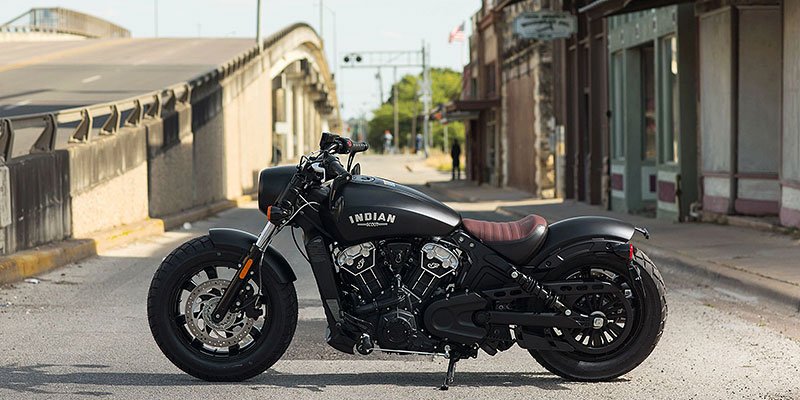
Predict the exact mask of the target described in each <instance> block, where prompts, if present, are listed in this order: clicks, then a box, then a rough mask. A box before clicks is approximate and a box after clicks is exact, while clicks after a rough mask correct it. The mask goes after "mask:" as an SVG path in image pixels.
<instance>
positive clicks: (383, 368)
mask: <svg viewBox="0 0 800 400" xmlns="http://www.w3.org/2000/svg"><path fill="white" fill-rule="evenodd" d="M362 165H363V167H364V168H363V171H364V172H365V173H369V172H372V173H376V174H380V175H386V176H388V177H390V178H392V179H395V180H398V181H404V182H409V183H411V184H419V183H421V182H424V181H426V180H430V179H432V178H433V179H435V178H440V179H441V178H442V175H440V174H438V173H435V172H432V171H429V170H424V169H423V168H420V167H419V166H418V165H417V164H414V163H408V162H407V160H405V159H401V158H399V157H393V158H389V159H384V158H376V157H366V158H365V159H364V162H362ZM406 167H408V168H406ZM453 205H454V206H455V207H457V208H463V209H467V210H468V211H465V213H466V214H467V215H469V216H470V217H482V218H491V219H504V218H505V217H504V216H502V215H498V214H494V213H492V212H491V209H492V208H490V207H486V208H482V205H481V204H453ZM263 221H264V218H263V216H261V215H260V214H259V212H258V210H256V209H255V205H254V204H251V205H249V206H248V207H244V208H240V209H234V210H229V211H226V212H224V213H222V214H220V215H218V216H217V217H214V218H211V219H209V220H206V221H202V222H198V223H195V224H193V225H192V226H191V227H190V228H189V229H181V230H176V231H172V232H168V233H166V234H165V235H163V236H160V237H155V238H152V239H150V240H147V241H142V242H139V243H135V244H132V245H129V246H127V247H124V248H119V249H115V250H113V251H110V252H108V253H106V254H103V255H102V256H98V257H94V258H92V259H89V260H86V261H85V262H82V263H80V264H78V265H72V266H68V267H65V268H62V269H60V270H57V271H54V272H52V273H49V274H46V275H44V276H42V277H40V279H41V282H40V283H38V284H32V283H18V284H14V285H11V286H7V287H3V288H0V399H22V398H24V399H29V398H35V399H36V398H42V399H45V398H48V399H49V398H89V397H109V398H112V397H113V398H122V399H128V398H130V399H138V398H185V399H192V398H197V399H207V398H284V399H298V398H376V397H378V396H380V397H381V398H385V399H394V398H437V399H439V398H441V399H463V398H492V399H516V398H520V399H522V398H525V399H531V398H539V397H541V398H553V399H568V398H570V399H571V398H575V399H578V398H580V399H585V398H634V399H640V398H653V399H675V398H682V399H683V398H697V399H709V398H718V399H731V398H770V399H795V398H800V378H798V377H800V343H799V342H798V338H800V334H797V332H796V330H794V329H795V328H796V321H797V318H798V316H797V314H793V315H787V313H785V312H778V311H773V310H771V309H770V307H769V306H768V305H767V304H766V303H763V302H761V301H760V300H759V299H757V298H741V296H738V295H737V294H736V293H735V292H733V291H731V290H729V289H724V288H715V287H714V286H713V285H711V284H710V283H709V282H703V281H700V280H698V279H697V278H695V277H693V276H689V275H682V274H681V273H677V272H674V269H673V268H672V267H671V266H670V265H661V266H660V267H661V269H662V271H663V272H664V275H665V278H666V281H667V285H668V290H669V292H668V297H667V299H668V302H669V312H670V314H669V318H668V320H667V327H666V330H665V332H664V336H663V338H662V340H661V342H660V344H659V345H658V347H657V348H656V349H655V351H654V353H653V354H652V356H651V357H650V358H649V359H648V360H647V361H645V362H644V363H643V364H642V365H641V366H640V367H639V368H637V369H635V370H634V371H632V372H631V373H629V374H627V375H625V376H624V377H622V378H620V379H618V380H616V381H614V382H607V383H592V384H590V383H575V382H568V381H565V380H563V379H560V378H558V377H555V376H553V375H551V374H549V373H547V371H545V370H544V369H543V368H541V367H540V366H538V365H537V364H536V363H535V362H534V360H533V359H532V358H531V357H530V356H529V355H528V353H527V352H526V351H523V350H521V349H519V348H513V349H511V350H510V351H508V352H505V353H502V354H500V355H498V356H496V357H489V356H488V355H486V354H484V353H481V354H480V355H479V358H478V359H477V360H475V359H473V360H465V361H461V362H460V363H459V364H458V372H457V374H456V386H454V387H453V388H451V390H450V391H449V392H439V391H437V390H436V387H437V386H438V385H440V384H441V381H442V379H443V377H444V372H445V369H446V361H445V360H442V359H436V360H431V359H430V358H425V357H403V356H388V355H381V356H369V357H359V356H350V355H346V354H341V353H337V352H336V351H335V350H333V349H331V348H329V347H327V345H325V344H324V342H323V334H324V328H325V321H324V319H323V314H322V308H321V304H320V301H319V298H318V294H317V291H316V287H315V285H314V279H313V277H312V275H311V271H310V267H309V266H308V265H307V263H306V262H305V260H303V259H302V258H301V257H300V256H299V255H298V253H297V252H296V250H295V249H294V245H293V244H292V241H291V238H290V237H289V236H288V235H287V233H288V232H284V233H283V234H282V235H281V236H280V237H279V238H278V239H277V240H276V242H275V245H276V247H277V248H278V249H279V250H280V251H282V252H283V253H284V254H286V255H287V258H288V259H289V261H290V263H291V264H292V265H293V268H294V269H295V272H296V274H297V275H298V278H299V280H298V281H297V282H296V287H297V293H298V296H299V305H300V321H299V323H298V327H297V333H296V336H295V338H294V340H293V342H292V344H291V346H290V348H289V350H288V351H287V353H286V355H285V356H284V358H283V359H282V360H281V361H279V362H278V363H277V364H276V365H275V366H274V367H273V368H272V369H270V370H269V371H268V372H266V373H264V374H263V375H261V376H259V377H256V378H254V379H252V380H250V381H247V382H243V383H239V384H210V383H206V382H202V381H198V380H196V379H194V378H192V377H190V376H188V375H185V374H183V373H182V372H181V371H180V370H178V369H177V368H175V367H174V366H172V364H170V363H169V361H168V360H167V359H166V358H165V357H164V356H163V355H162V354H161V353H160V352H159V350H158V348H157V347H156V345H155V343H154V341H153V339H152V338H151V336H150V331H149V328H148V325H147V317H146V313H145V298H146V292H147V288H148V285H149V283H150V279H151V277H152V274H153V272H154V271H155V269H156V267H157V265H158V263H159V262H160V260H161V258H162V257H164V256H165V255H166V254H167V253H168V252H169V251H170V250H171V249H172V248H174V247H176V246H178V245H179V244H180V243H182V242H184V241H186V240H188V239H189V238H191V237H193V236H197V235H202V234H203V233H204V232H205V231H206V230H207V229H208V228H210V227H219V226H226V227H236V228H241V229H246V230H249V231H252V232H255V231H257V230H258V229H259V228H260V227H261V224H262V223H263ZM793 327H794V328H793Z"/></svg>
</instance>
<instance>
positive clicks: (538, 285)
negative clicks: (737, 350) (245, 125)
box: [147, 133, 667, 389]
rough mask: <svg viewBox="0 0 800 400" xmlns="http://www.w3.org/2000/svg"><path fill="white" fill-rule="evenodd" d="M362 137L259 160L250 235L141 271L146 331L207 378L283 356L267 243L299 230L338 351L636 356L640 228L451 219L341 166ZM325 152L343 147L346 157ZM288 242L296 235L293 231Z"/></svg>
mask: <svg viewBox="0 0 800 400" xmlns="http://www.w3.org/2000/svg"><path fill="white" fill-rule="evenodd" d="M367 147H368V146H367V144H366V143H354V142H353V141H351V140H350V139H347V138H343V137H339V136H337V135H333V134H330V133H323V134H322V140H321V141H320V151H319V152H316V153H314V154H311V155H309V156H304V157H303V158H302V159H301V160H300V163H299V165H297V166H280V167H272V168H267V169H265V170H263V171H261V175H260V177H259V188H258V206H259V209H260V210H261V211H262V212H263V213H265V214H266V217H267V223H266V226H264V229H263V230H262V231H261V233H260V234H259V235H258V236H253V235H251V234H249V233H246V232H242V231H239V230H234V229H211V230H210V231H209V233H208V235H206V236H201V237H198V238H195V239H192V240H190V241H188V242H186V243H184V244H183V245H181V246H180V247H179V248H177V249H175V250H174V251H173V252H172V253H171V254H169V255H168V256H167V257H166V258H165V259H164V261H163V262H162V263H161V266H160V267H159V268H158V271H157V272H156V274H155V276H154V277H153V281H152V284H151V286H150V292H149V295H148V301H147V311H148V317H149V322H150V329H151V331H152V333H153V337H154V338H155V340H156V343H157V344H158V346H159V347H160V348H161V350H162V351H163V352H164V354H165V355H166V356H167V357H168V358H169V359H170V361H172V362H173V363H174V364H175V365H176V366H178V367H179V368H180V369H182V370H183V371H185V372H187V373H188V374H191V375H193V376H195V377H198V378H200V379H204V380H208V381H241V380H244V379H248V378H251V377H253V376H256V375H258V374H260V373H261V372H263V371H265V370H266V369H267V368H269V367H270V366H272V365H273V364H274V363H275V362H276V361H278V359H280V357H281V356H282V355H283V353H284V351H285V350H286V348H287V347H288V346H289V343H290V342H291V340H292V336H293V335H294V332H295V326H296V324H297V312H298V310H297V295H296V293H295V288H294V283H293V282H294V281H295V280H296V276H295V274H294V272H293V270H292V267H291V266H290V265H289V263H288V262H287V261H286V259H285V258H284V257H283V256H282V255H281V254H280V253H279V252H278V251H277V250H276V249H275V248H274V247H272V246H270V242H271V240H272V239H273V238H274V237H275V235H276V234H278V232H280V231H281V229H283V228H285V227H287V226H289V227H291V228H292V234H293V237H294V233H295V231H294V228H300V230H302V234H303V235H302V238H303V244H304V246H303V247H304V248H305V250H304V251H302V250H300V246H299V245H298V251H300V252H301V254H302V255H303V256H304V257H305V258H307V259H308V262H309V263H310V265H311V269H312V270H313V273H314V278H315V279H316V283H317V286H318V288H319V293H320V297H321V299H322V306H323V308H324V310H325V317H326V318H327V322H328V329H327V334H326V339H325V340H326V341H327V343H328V344H329V345H331V346H333V347H334V348H336V349H337V350H340V351H343V352H345V353H350V354H353V353H354V352H358V353H361V354H370V353H371V352H373V351H376V350H377V351H382V352H388V353H395V354H425V355H439V356H443V357H446V358H448V359H449V367H448V370H447V375H446V377H445V381H444V385H443V386H442V389H447V387H448V385H450V384H451V383H452V382H453V376H454V373H455V364H456V362H457V361H459V360H461V359H466V358H472V357H477V354H478V350H479V349H480V350H483V351H484V352H486V353H487V354H490V355H495V354H497V352H498V351H504V350H508V349H510V348H511V347H512V346H513V345H514V344H517V345H518V346H519V347H521V348H523V349H527V350H528V351H529V352H530V354H531V356H533V358H534V359H535V360H536V361H537V362H539V363H540V364H541V365H542V366H544V367H545V368H546V369H547V370H549V371H551V372H553V373H554V374H557V375H560V376H562V377H564V378H567V379H574V380H581V381H600V380H608V379H612V378H615V377H618V376H620V375H622V374H625V373H627V372H628V371H630V370H632V369H633V368H635V367H636V366H637V365H639V364H640V363H641V362H642V361H644V360H645V358H647V356H648V355H650V353H651V352H652V351H653V348H654V347H655V346H656V343H657V342H658V340H659V338H660V336H661V332H662V330H663V328H664V321H665V320H666V317H667V306H666V302H665V298H664V293H665V289H664V282H663V280H662V278H661V275H660V274H659V272H658V270H657V269H656V267H655V265H653V263H652V262H651V261H650V259H649V258H648V257H647V255H645V254H644V253H643V252H642V251H641V250H638V249H636V248H634V246H633V245H632V244H631V243H630V240H631V238H632V237H633V235H634V234H635V233H636V232H637V231H638V232H640V233H642V234H643V235H644V236H645V237H648V236H649V235H648V233H647V231H646V230H644V229H641V228H636V227H634V226H631V225H629V224H627V223H625V222H622V221H618V220H615V219H610V218H602V217H577V218H571V219H567V220H563V221H559V222H556V223H554V224H552V225H549V226H548V224H547V222H546V221H545V220H544V219H543V218H541V217H539V216H537V215H530V216H527V217H525V218H523V219H521V220H519V221H514V222H505V223H498V222H487V221H478V220H472V219H466V218H461V216H460V215H459V214H458V213H456V212H455V211H453V210H452V209H450V208H449V207H447V206H446V205H444V204H442V203H440V202H438V201H436V200H434V199H432V198H430V197H428V196H426V195H425V194H423V193H421V192H419V191H417V190H414V189H411V188H408V187H406V186H403V185H400V184H397V183H394V182H391V181H388V180H385V179H381V178H378V177H373V176H368V175H362V174H361V173H360V166H359V165H358V164H356V165H355V166H353V165H352V164H353V158H354V156H355V154H356V153H358V152H361V151H365V150H366V149H367ZM337 154H341V155H349V157H348V161H347V164H348V167H347V168H345V167H344V166H343V165H342V164H341V162H340V161H339V158H338V157H337ZM295 244H297V240H296V238H295Z"/></svg>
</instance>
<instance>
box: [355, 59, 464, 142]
mask: <svg viewBox="0 0 800 400" xmlns="http://www.w3.org/2000/svg"><path fill="white" fill-rule="evenodd" d="M421 81H422V76H421V74H419V75H405V76H403V78H402V79H401V80H400V82H398V83H397V92H398V96H397V99H398V102H397V105H398V107H397V108H398V113H397V116H398V121H399V125H400V137H399V141H400V147H407V146H412V147H413V145H414V138H413V137H412V135H411V131H412V120H413V118H414V116H415V115H418V116H419V117H420V118H419V121H420V122H419V123H418V124H417V127H416V129H417V133H422V131H423V127H422V112H423V105H422V101H421V99H420V98H419V96H418V92H419V89H420V87H419V85H420V83H421ZM431 87H432V90H433V95H432V99H433V103H432V105H433V107H436V106H437V105H439V104H446V103H448V102H450V101H451V100H455V99H457V98H458V97H459V96H460V94H461V74H460V73H459V72H456V71H453V70H452V69H449V68H431ZM390 93H392V94H393V93H394V92H393V91H392V92H390ZM393 100H394V99H393V98H392V97H389V99H387V100H386V102H385V103H383V104H381V106H380V107H378V108H376V109H375V110H373V111H372V120H370V121H369V127H368V131H367V132H368V133H367V140H368V141H369V143H370V146H371V147H372V148H375V149H383V132H384V131H386V130H389V131H394V107H393V104H392V102H393ZM447 129H448V138H449V140H450V143H452V140H453V138H458V140H459V141H460V142H461V143H462V145H463V143H464V125H463V124H462V123H461V122H451V123H450V124H449V125H448V128H447ZM392 133H393V134H396V133H395V132H392ZM431 134H432V137H433V142H434V145H435V146H439V147H441V144H442V141H443V139H444V128H443V126H442V124H440V123H439V122H438V121H431ZM448 151H449V150H448Z"/></svg>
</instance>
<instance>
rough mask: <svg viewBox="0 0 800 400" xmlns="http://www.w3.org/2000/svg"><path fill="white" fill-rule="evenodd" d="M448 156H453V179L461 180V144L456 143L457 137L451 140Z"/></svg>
mask: <svg viewBox="0 0 800 400" xmlns="http://www.w3.org/2000/svg"><path fill="white" fill-rule="evenodd" d="M450 157H452V158H453V180H454V181H455V180H461V146H460V145H459V144H458V139H455V140H453V146H452V147H450Z"/></svg>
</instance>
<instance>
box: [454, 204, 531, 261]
mask: <svg viewBox="0 0 800 400" xmlns="http://www.w3.org/2000/svg"><path fill="white" fill-rule="evenodd" d="M462 223H463V225H464V229H465V230H466V231H467V232H469V233H470V234H471V235H473V236H475V237H476V238H478V239H480V240H481V241H482V242H483V244H485V245H487V246H489V247H490V248H492V249H493V250H494V251H496V252H498V253H499V254H500V255H502V256H504V257H506V258H508V259H509V261H511V262H513V263H514V264H516V265H524V264H525V263H526V262H527V261H529V260H530V259H531V258H533V255H534V254H535V253H536V250H538V249H539V247H540V246H541V244H542V243H543V242H544V238H545V236H546V235H547V221H546V220H545V219H544V218H542V217H540V216H538V215H535V214H531V215H528V216H527V217H525V218H522V219H520V220H517V221H512V222H491V221H480V220H476V219H468V218H465V219H463V220H462Z"/></svg>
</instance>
